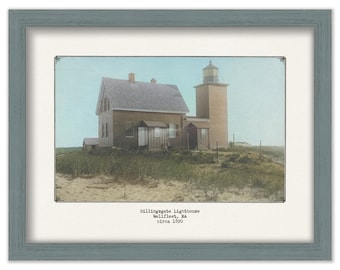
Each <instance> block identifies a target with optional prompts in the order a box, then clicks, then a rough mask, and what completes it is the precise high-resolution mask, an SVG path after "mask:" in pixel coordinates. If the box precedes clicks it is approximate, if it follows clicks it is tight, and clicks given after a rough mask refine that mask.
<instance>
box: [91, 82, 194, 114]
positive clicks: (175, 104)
mask: <svg viewBox="0 0 340 270" xmlns="http://www.w3.org/2000/svg"><path fill="white" fill-rule="evenodd" d="M103 97H108V99H109V102H110V109H112V110H125V111H146V112H164V113H183V114H184V113H187V112H189V110H188V107H187V105H186V104H185V102H184V99H183V97H182V95H181V93H180V91H179V89H178V88H177V86H176V85H165V84H159V83H146V82H137V81H136V82H129V81H128V80H120V79H111V78H103V79H102V88H101V93H100V95H99V100H98V103H97V110H96V113H97V114H99V113H100V104H101V99H102V98H103Z"/></svg>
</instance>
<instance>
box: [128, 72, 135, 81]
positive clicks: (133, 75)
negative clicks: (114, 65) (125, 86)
mask: <svg viewBox="0 0 340 270" xmlns="http://www.w3.org/2000/svg"><path fill="white" fill-rule="evenodd" d="M129 82H130V83H134V82H136V81H135V73H129Z"/></svg>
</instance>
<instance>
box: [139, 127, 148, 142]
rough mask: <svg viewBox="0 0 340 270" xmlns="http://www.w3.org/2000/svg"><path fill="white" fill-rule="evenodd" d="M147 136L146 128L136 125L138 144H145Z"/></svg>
mask: <svg viewBox="0 0 340 270" xmlns="http://www.w3.org/2000/svg"><path fill="white" fill-rule="evenodd" d="M147 138H148V136H147V129H146V128H145V127H138V146H146V145H147Z"/></svg>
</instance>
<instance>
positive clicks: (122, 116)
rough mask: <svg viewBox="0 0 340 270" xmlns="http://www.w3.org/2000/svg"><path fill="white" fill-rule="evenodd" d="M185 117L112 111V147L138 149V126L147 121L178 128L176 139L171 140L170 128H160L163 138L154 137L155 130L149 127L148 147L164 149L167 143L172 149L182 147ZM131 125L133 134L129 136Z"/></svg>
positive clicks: (181, 115) (180, 115)
mask: <svg viewBox="0 0 340 270" xmlns="http://www.w3.org/2000/svg"><path fill="white" fill-rule="evenodd" d="M183 117H184V115H183V114H174V113H150V112H131V111H112V125H111V127H112V135H113V136H112V145H114V146H119V147H124V148H137V147H138V126H139V125H140V123H141V122H142V121H143V120H146V121H160V122H163V123H165V124H167V125H169V124H170V123H172V124H174V125H175V126H176V137H175V138H169V135H168V128H160V130H162V131H161V134H160V135H161V136H160V137H154V135H155V134H154V132H155V130H154V128H149V127H148V128H147V130H148V137H147V138H148V147H150V148H162V147H164V145H165V144H166V143H168V144H169V145H170V146H172V147H178V146H182V145H183V138H182V130H183ZM129 125H132V132H131V131H130V132H129V134H127V131H128V127H129ZM109 126H110V125H109Z"/></svg>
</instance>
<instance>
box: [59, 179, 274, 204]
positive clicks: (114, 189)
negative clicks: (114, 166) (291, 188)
mask: <svg viewBox="0 0 340 270" xmlns="http://www.w3.org/2000/svg"><path fill="white" fill-rule="evenodd" d="M55 191H56V201H58V202H209V201H211V202H275V199H273V198H264V197H261V196H260V195H259V194H260V193H259V192H257V191H256V190H254V189H250V188H243V189H235V188H234V189H228V190H224V191H218V190H217V189H214V188H207V189H206V190H204V189H203V188H197V187H195V186H194V185H193V184H191V183H188V182H183V181H176V180H153V179H147V180H144V179H136V180H133V181H127V180H123V179H115V178H113V177H112V176H104V175H103V176H98V177H93V178H74V179H72V178H71V177H69V176H66V175H61V174H57V175H56V184H55Z"/></svg>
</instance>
